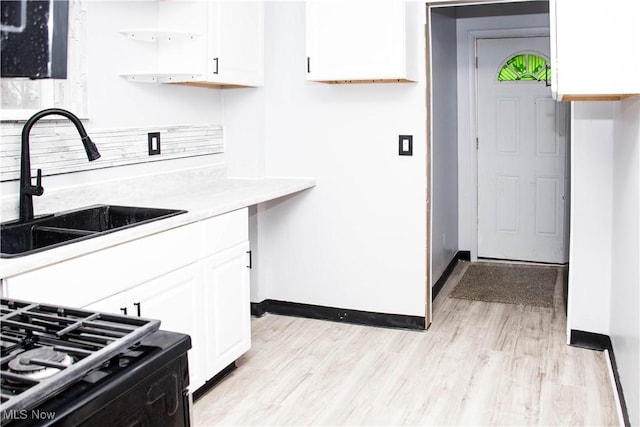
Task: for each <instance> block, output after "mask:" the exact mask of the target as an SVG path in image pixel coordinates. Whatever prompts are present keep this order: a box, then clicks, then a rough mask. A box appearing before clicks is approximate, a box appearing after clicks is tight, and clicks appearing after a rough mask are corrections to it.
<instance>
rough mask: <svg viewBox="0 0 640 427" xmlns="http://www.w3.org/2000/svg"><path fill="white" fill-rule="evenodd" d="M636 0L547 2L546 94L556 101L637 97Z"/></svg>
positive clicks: (639, 40) (639, 34)
mask: <svg viewBox="0 0 640 427" xmlns="http://www.w3.org/2000/svg"><path fill="white" fill-rule="evenodd" d="M639 11H640V5H639V4H638V0H610V1H607V2H602V1H596V0H582V1H579V2H578V1H575V0H550V4H549V12H550V18H551V70H552V81H551V90H552V92H553V94H554V97H555V98H556V99H558V100H562V101H573V100H616V99H622V98H625V97H627V96H630V95H636V94H640V78H639V75H640V74H639V71H638V70H640V55H638V52H639V51H640V26H639V25H638V16H639V15H638V12H639Z"/></svg>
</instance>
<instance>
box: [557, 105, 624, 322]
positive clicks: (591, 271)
mask: <svg viewBox="0 0 640 427" xmlns="http://www.w3.org/2000/svg"><path fill="white" fill-rule="evenodd" d="M615 106H616V103H614V102H574V103H573V114H572V129H571V133H572V136H571V155H572V159H571V197H572V199H571V230H570V243H569V245H570V249H569V295H568V313H567V329H568V330H570V329H576V330H582V331H588V332H596V333H601V334H608V333H609V295H610V289H611V226H612V212H611V203H612V171H613V166H614V165H613V156H612V153H613V129H614V120H613V119H614V111H615Z"/></svg>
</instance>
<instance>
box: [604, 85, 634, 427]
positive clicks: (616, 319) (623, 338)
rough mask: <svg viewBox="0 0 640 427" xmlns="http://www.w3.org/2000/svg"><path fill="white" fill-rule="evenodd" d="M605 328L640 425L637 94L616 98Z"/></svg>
mask: <svg viewBox="0 0 640 427" xmlns="http://www.w3.org/2000/svg"><path fill="white" fill-rule="evenodd" d="M617 104H618V105H617V108H616V111H615V118H614V120H615V129H614V143H613V166H614V167H613V200H612V201H613V203H612V205H611V207H612V225H613V232H612V250H611V259H612V263H611V321H610V333H609V335H610V336H611V341H612V343H613V349H614V353H615V357H616V363H617V365H618V372H619V374H620V381H621V383H622V388H623V393H624V396H625V400H626V404H627V409H628V411H629V420H630V421H631V424H632V425H638V424H640V314H639V313H640V289H639V288H638V284H640V262H639V260H640V246H639V245H640V243H639V242H640V97H635V98H631V99H627V100H624V101H621V102H619V103H617Z"/></svg>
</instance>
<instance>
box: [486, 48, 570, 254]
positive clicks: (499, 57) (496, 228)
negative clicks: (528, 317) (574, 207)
mask: <svg viewBox="0 0 640 427" xmlns="http://www.w3.org/2000/svg"><path fill="white" fill-rule="evenodd" d="M476 49H477V56H478V69H477V91H478V96H477V102H478V105H477V114H478V256H479V257H483V258H498V259H511V260H522V261H537V262H549V263H564V262H566V260H567V259H566V253H567V251H566V248H565V247H564V215H565V189H566V171H565V169H566V165H565V155H566V137H565V135H566V132H565V127H566V124H565V123H566V122H565V120H564V117H565V116H564V112H565V108H564V106H563V104H561V103H557V102H555V101H554V100H553V99H552V98H551V88H550V87H547V86H546V85H545V82H544V77H545V76H544V72H545V71H544V68H540V66H541V64H542V66H543V65H544V64H543V62H544V61H540V60H538V58H543V59H545V60H548V58H549V38H548V37H521V38H499V39H478V40H477V46H476ZM519 55H522V56H519ZM533 55H535V56H533ZM514 57H516V59H514V60H513V61H510V60H511V59H512V58H514ZM505 66H506V69H505V71H504V72H503V74H502V75H501V74H500V73H501V70H503V67H505ZM500 76H502V78H503V79H506V80H502V81H501V80H500V79H499V77H500ZM527 76H530V77H527ZM537 78H542V80H543V81H538V80H537ZM511 79H513V80H511ZM527 79H533V80H527Z"/></svg>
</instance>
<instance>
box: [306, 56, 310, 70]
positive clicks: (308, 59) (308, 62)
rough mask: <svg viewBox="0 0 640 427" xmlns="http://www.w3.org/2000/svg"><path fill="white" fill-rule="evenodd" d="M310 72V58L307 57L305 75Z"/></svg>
mask: <svg viewBox="0 0 640 427" xmlns="http://www.w3.org/2000/svg"><path fill="white" fill-rule="evenodd" d="M310 72H311V58H309V57H308V56H307V73H310Z"/></svg>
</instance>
